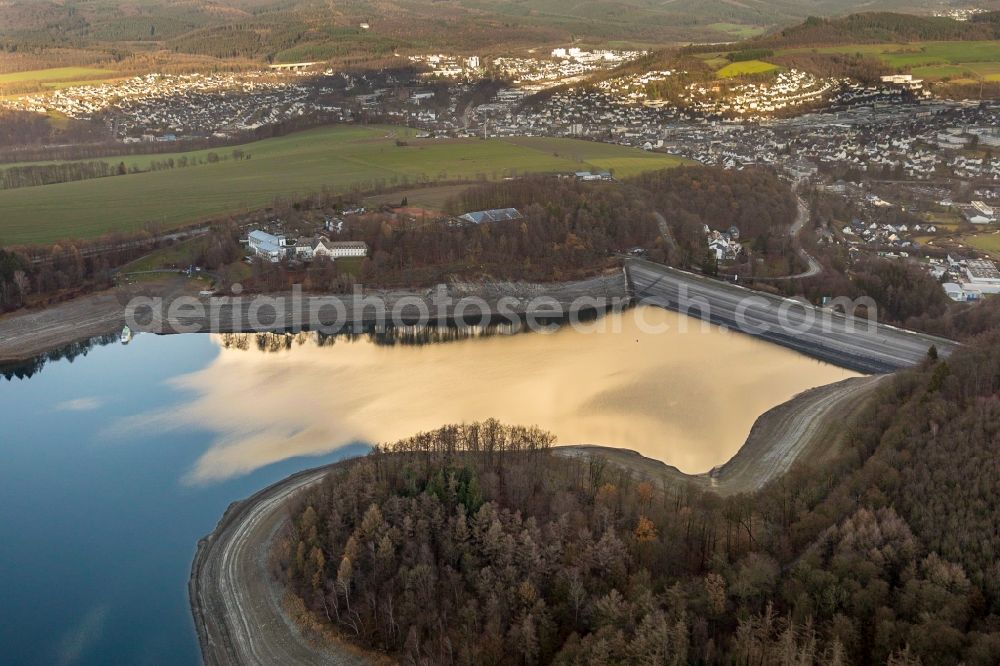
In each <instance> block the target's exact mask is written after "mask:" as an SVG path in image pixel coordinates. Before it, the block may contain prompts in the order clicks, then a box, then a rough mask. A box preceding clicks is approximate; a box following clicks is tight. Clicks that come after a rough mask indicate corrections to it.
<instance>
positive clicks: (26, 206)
mask: <svg viewBox="0 0 1000 666" xmlns="http://www.w3.org/2000/svg"><path fill="white" fill-rule="evenodd" d="M399 144H406V145H399ZM237 148H239V149H241V150H243V151H244V154H245V155H247V156H248V157H249V159H242V160H238V159H235V158H233V157H232V152H233V151H234V150H235V148H232V147H231V148H220V149H216V150H214V151H212V150H202V151H192V152H188V153H174V154H169V155H143V156H132V157H124V158H114V157H112V158H105V159H106V161H108V162H111V163H114V164H118V163H119V162H122V161H124V162H125V163H126V165H132V164H134V165H136V166H137V167H138V168H142V169H145V168H148V166H149V163H150V162H151V161H153V160H155V161H160V162H162V161H166V160H168V159H174V160H175V163H179V162H180V161H181V160H182V159H185V158H186V159H187V162H188V164H194V166H186V167H179V166H178V167H175V168H173V169H166V170H162V171H153V172H146V173H135V174H128V175H123V176H112V177H108V178H98V179H93V180H84V181H76V182H69V183H59V184H55V185H45V186H40V187H27V188H21V189H15V190H4V191H0V243H2V244H11V245H16V244H30V243H50V242H54V241H56V240H60V239H66V238H85V237H94V236H98V235H101V234H104V233H109V232H112V231H128V230H136V229H141V228H143V227H144V226H146V225H147V224H148V223H153V224H157V225H160V226H161V227H162V228H169V227H176V226H180V225H183V224H186V223H189V222H194V221H197V220H199V219H205V218H209V217H213V216H217V215H220V214H225V213H228V212H236V211H240V210H247V209H252V208H259V207H261V206H265V205H267V204H269V203H270V202H272V201H273V200H274V199H275V198H276V197H282V198H294V197H297V196H304V195H306V194H309V193H313V192H319V191H321V190H323V189H324V188H326V189H328V190H330V191H332V192H338V193H347V192H351V191H364V190H371V189H375V188H377V187H398V186H405V185H407V184H419V183H429V182H435V181H445V180H497V179H500V178H504V177H508V176H515V175H523V174H527V173H568V172H573V171H586V170H597V169H605V170H611V171H613V173H614V174H615V175H616V176H621V177H626V176H630V175H634V174H637V173H641V172H643V171H651V170H656V169H662V168H667V167H671V166H676V165H678V164H680V163H681V160H679V159H678V158H675V157H671V156H669V155H663V154H655V153H647V152H644V151H641V150H638V149H633V148H625V147H621V146H613V145H609V144H601V143H594V142H587V141H578V140H573V139H549V138H543V139H531V138H518V139H509V140H506V139H497V140H489V141H483V140H480V139H442V140H433V139H432V140H424V139H413V138H412V134H411V133H410V132H409V131H407V130H406V129H403V128H398V127H380V126H367V127H359V126H348V127H344V126H340V127H325V128H319V129H314V130H309V131H306V132H300V133H296V134H292V135H289V136H285V137H280V138H275V139H266V140H263V141H258V142H255V143H252V144H246V145H243V146H239V147H237ZM212 152H214V153H216V155H217V156H219V157H220V159H219V161H212V162H210V161H209V159H210V158H209V153H212ZM222 157H227V159H221V158H222Z"/></svg>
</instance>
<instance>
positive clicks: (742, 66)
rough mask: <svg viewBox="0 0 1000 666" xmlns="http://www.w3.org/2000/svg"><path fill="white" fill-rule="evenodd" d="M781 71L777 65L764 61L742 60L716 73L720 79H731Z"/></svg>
mask: <svg viewBox="0 0 1000 666" xmlns="http://www.w3.org/2000/svg"><path fill="white" fill-rule="evenodd" d="M777 69H779V67H778V66H777V65H775V64H772V63H769V62H765V61H763V60H742V61H740V62H733V63H730V64H728V65H726V66H725V67H723V68H722V69H719V70H718V71H716V72H715V75H716V77H718V78H720V79H731V78H733V77H734V76H746V75H748V74H765V73H767V72H773V71H775V70H777Z"/></svg>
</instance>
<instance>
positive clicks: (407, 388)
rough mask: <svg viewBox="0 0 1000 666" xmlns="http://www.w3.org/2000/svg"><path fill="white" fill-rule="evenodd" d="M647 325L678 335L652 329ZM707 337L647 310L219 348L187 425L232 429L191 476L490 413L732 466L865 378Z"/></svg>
mask: <svg viewBox="0 0 1000 666" xmlns="http://www.w3.org/2000/svg"><path fill="white" fill-rule="evenodd" d="M637 317H640V318H642V320H643V321H644V322H645V323H646V324H651V325H654V326H658V327H663V326H669V331H667V332H665V333H659V334H653V333H649V332H646V333H643V332H642V330H643V329H642V327H641V326H640V324H639V323H638V322H637ZM681 324H684V325H686V326H687V328H688V330H687V332H686V333H682V332H680V331H679V328H680V326H681ZM704 328H705V329H707V330H703V327H702V325H701V324H699V323H696V322H693V321H692V320H688V319H681V318H680V316H679V315H677V314H674V313H671V312H667V311H664V310H660V309H656V308H639V309H637V310H634V311H629V312H626V313H624V314H622V315H616V316H611V317H607V318H605V319H603V320H600V321H599V322H597V323H594V324H592V325H591V331H590V332H580V331H576V330H573V329H572V328H569V327H567V328H563V329H560V330H559V331H557V332H555V333H551V334H522V335H514V336H494V337H481V338H477V339H470V340H462V341H456V342H448V343H442V344H427V345H422V346H411V345H395V346H384V345H377V344H375V343H373V342H371V341H369V340H367V339H364V340H361V341H349V340H346V339H343V338H341V339H337V341H336V342H335V343H334V344H333V345H332V346H319V345H318V344H317V343H316V341H315V340H314V339H313V338H312V337H310V336H300V340H299V342H301V343H302V344H299V342H297V343H295V344H293V348H292V349H290V350H285V351H279V352H262V351H259V350H258V349H256V348H255V347H254V346H253V345H251V349H249V350H240V349H235V348H225V346H224V345H223V339H222V338H221V337H217V338H216V343H217V344H219V346H220V353H219V355H218V357H217V358H216V359H215V360H214V361H213V362H212V363H211V364H209V365H208V366H207V367H206V368H204V369H203V370H200V371H198V372H196V373H193V374H190V375H186V376H183V377H181V378H179V379H177V380H176V383H177V384H178V385H179V386H181V387H183V388H186V389H188V390H191V391H193V392H195V393H196V394H197V398H195V399H194V400H193V401H191V402H190V403H189V404H187V405H185V406H184V407H182V409H181V413H180V418H181V421H182V422H184V423H187V424H190V425H195V426H198V427H200V428H208V429H209V430H211V431H213V432H216V433H218V436H217V439H216V441H215V442H214V443H213V445H212V446H211V447H210V448H209V450H208V451H206V452H205V453H204V455H202V457H201V458H200V459H199V460H198V461H197V463H196V466H195V468H194V469H193V470H192V472H191V475H190V478H189V480H191V481H194V482H206V481H213V480H218V479H224V478H228V477H232V476H235V475H239V474H244V473H247V472H250V471H252V470H254V469H257V468H259V467H262V466H264V465H268V464H270V463H273V462H276V461H279V460H283V459H286V458H290V457H294V456H310V455H320V454H324V453H328V452H330V451H332V450H334V449H337V448H339V447H341V446H344V445H347V444H350V443H352V442H366V443H377V442H385V441H392V440H396V439H399V438H402V437H406V436H408V435H411V434H413V433H415V432H418V431H421V430H427V429H431V428H436V427H438V426H440V425H442V424H446V423H457V422H463V421H474V420H482V419H486V418H489V417H495V418H497V419H499V420H501V421H504V422H507V423H512V424H524V425H538V426H540V427H542V428H545V429H547V430H550V431H552V432H553V433H555V434H556V436H557V437H558V441H559V443H561V444H605V445H609V446H615V447H621V448H628V449H634V450H636V451H639V452H640V453H642V454H644V455H646V456H650V457H653V458H657V459H660V460H663V461H665V462H667V463H669V464H672V465H675V466H677V467H678V468H680V469H681V470H683V471H685V472H703V471H706V470H708V469H710V468H712V467H713V466H715V465H719V464H721V463H724V462H725V461H726V460H728V459H729V458H730V457H732V455H733V454H734V453H735V452H736V451H737V450H738V449H739V447H740V446H741V445H742V444H743V442H744V440H745V439H746V436H747V434H748V433H749V431H750V428H751V426H752V425H753V423H754V421H755V420H756V418H757V417H758V416H759V415H761V414H762V413H763V412H765V411H767V410H768V409H770V408H771V407H774V406H775V405H777V404H780V403H782V402H784V401H786V400H788V399H790V398H791V397H792V396H794V395H795V394H797V393H799V392H801V391H803V390H805V389H809V388H812V387H815V386H820V385H823V384H828V383H832V382H835V381H838V380H841V379H846V378H848V377H851V376H854V373H851V372H849V371H846V370H842V369H839V368H836V367H833V366H830V365H826V364H823V363H820V362H818V361H815V360H812V359H810V358H807V357H805V356H802V355H800V354H797V353H795V352H792V351H789V350H787V349H784V348H781V347H777V346H774V345H771V344H768V343H764V342H761V341H758V340H755V339H752V338H749V337H747V336H743V335H739V334H736V333H727V332H724V331H721V330H719V329H717V328H708V327H704ZM616 329H618V330H619V332H614V331H615V330H616ZM177 416H178V414H177V412H176V411H174V412H172V415H171V418H177Z"/></svg>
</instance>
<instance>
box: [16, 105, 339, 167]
mask: <svg viewBox="0 0 1000 666" xmlns="http://www.w3.org/2000/svg"><path fill="white" fill-rule="evenodd" d="M3 113H4V112H3V111H0V163H3V162H42V161H49V160H86V159H93V158H99V157H125V156H128V155H156V154H159V153H176V152H177V151H178V150H184V151H193V150H205V149H209V148H223V147H229V146H235V145H237V144H243V143H251V142H254V141H261V140H263V139H271V138H274V137H279V136H286V135H288V134H292V133H294V132H299V131H302V130H306V129H311V128H313V127H322V126H326V125H334V124H338V123H339V122H340V119H339V116H336V115H328V114H325V113H315V114H310V115H308V116H302V117H299V118H292V119H289V120H286V121H283V122H280V123H275V124H273V125H264V126H262V127H258V128H256V129H254V130H251V131H246V132H238V133H234V134H232V135H230V136H227V137H225V138H219V137H184V138H183V139H181V140H180V141H144V142H141V143H121V142H119V141H117V140H115V139H113V138H112V137H111V136H110V135H108V134H106V133H101V134H94V135H93V137H92V138H90V139H80V140H79V141H75V142H72V144H71V145H48V144H49V143H52V142H56V140H55V139H52V138H51V137H52V136H53V135H52V134H51V133H50V134H48V135H45V136H49V137H50V138H49V139H48V140H42V139H39V140H38V141H23V140H21V139H19V136H20V135H19V134H18V133H17V132H11V133H10V134H9V135H6V136H8V137H9V139H8V142H4V139H3V136H4V135H3V134H2V133H3V132H4V130H5V127H4V124H3ZM12 113H15V114H17V115H18V116H19V118H20V121H22V122H26V121H28V120H30V121H31V122H32V123H36V124H37V123H47V120H46V118H45V116H43V115H41V114H37V113H27V112H20V111H19V112H12ZM71 122H81V123H85V122H87V121H71ZM89 124H90V125H93V126H94V127H98V126H99V127H100V128H102V130H101V131H102V132H104V130H103V127H104V125H103V123H98V122H96V121H91V122H90V123H89ZM40 136H42V135H40Z"/></svg>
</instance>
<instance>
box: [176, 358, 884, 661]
mask: <svg viewBox="0 0 1000 666" xmlns="http://www.w3.org/2000/svg"><path fill="white" fill-rule="evenodd" d="M884 381H885V377H860V378H852V379H848V380H845V381H842V382H838V383H836V384H831V385H829V386H823V387H819V388H816V389H812V390H809V391H806V392H804V393H801V394H799V395H798V396H796V397H794V398H793V399H792V400H790V401H788V402H786V403H784V404H782V405H779V406H777V407H775V408H774V409H771V410H769V411H768V412H766V413H765V414H763V415H761V416H760V417H759V418H758V419H757V421H756V423H755V424H754V426H753V428H752V430H751V432H750V435H749V436H748V438H747V440H746V442H745V443H744V445H743V446H742V447H741V448H740V450H739V451H738V452H737V453H736V455H735V456H733V458H732V459H730V460H729V461H728V462H727V463H726V464H724V465H722V466H721V467H718V468H716V469H714V470H712V471H710V472H706V473H704V474H697V475H689V474H684V473H682V472H680V471H679V470H677V468H675V467H672V466H670V465H668V464H666V463H664V462H661V461H658V460H652V459H650V458H646V457H644V456H642V455H640V454H639V453H636V452H635V451H630V450H626V449H614V448H611V447H603V446H565V447H557V448H556V449H555V454H556V455H566V456H600V457H603V458H605V459H607V460H608V461H610V462H611V463H612V464H615V465H618V466H621V467H624V468H625V469H627V470H630V471H632V472H633V473H635V474H637V475H639V476H641V477H644V478H647V479H650V480H653V481H656V482H658V483H665V484H682V485H688V484H693V485H695V486H697V487H701V488H703V489H705V490H710V491H714V492H717V493H719V494H722V495H731V494H736V493H740V492H747V491H752V490H754V489H757V488H760V487H762V486H763V485H765V484H766V483H767V482H768V481H771V480H773V479H775V478H777V477H778V476H780V475H781V474H783V473H785V472H786V471H788V469H789V468H790V467H791V466H792V465H793V464H794V463H795V462H796V461H798V460H801V459H803V458H804V457H805V456H807V455H808V456H810V457H815V458H818V459H822V458H823V457H824V456H825V455H828V454H829V453H830V452H831V450H830V449H835V448H836V447H837V446H838V445H839V444H840V442H839V441H837V440H830V439H828V438H827V434H828V432H829V429H830V427H831V426H833V425H834V424H836V423H839V422H841V421H842V420H843V419H844V418H847V417H849V416H850V415H851V414H852V413H856V411H857V409H858V408H859V407H860V406H861V405H862V404H864V403H865V402H866V401H867V400H869V399H870V398H871V396H873V395H874V394H875V391H876V389H877V387H879V386H881V385H882V384H883V383H884ZM823 444H827V445H828V446H829V448H828V449H827V450H822V449H821V446H823ZM352 460H356V459H351V460H345V461H340V462H336V463H333V464H331V465H326V466H323V467H318V468H315V469H310V470H305V471H302V472H299V473H297V474H294V475H292V476H290V477H288V478H286V479H284V480H283V481H279V482H278V483H276V484H274V485H272V486H270V487H268V488H265V489H264V490H261V491H260V492H258V493H256V494H254V495H253V496H251V497H249V498H248V499H246V500H243V501H240V502H234V503H233V504H231V505H230V506H229V508H228V509H227V510H226V513H225V515H224V516H223V517H222V520H220V522H219V524H218V526H217V527H216V528H215V530H214V531H213V532H212V533H211V534H209V535H207V536H206V537H205V538H203V539H202V540H201V541H199V543H198V549H197V552H196V554H195V557H194V562H193V564H192V567H191V578H190V580H189V582H188V592H189V595H190V601H191V612H192V614H193V616H194V622H195V627H196V630H197V633H198V642H199V644H200V646H201V652H202V659H203V660H204V663H205V664H207V665H209V666H215V665H220V666H222V665H237V664H240V665H242V664H272V663H310V664H334V665H337V666H346V665H353V664H366V663H373V661H375V660H380V659H381V657H380V656H379V655H374V654H366V653H363V652H361V651H360V650H359V649H358V648H356V647H355V646H352V645H349V644H347V643H344V642H341V641H336V640H334V639H331V638H329V637H317V636H307V635H305V634H303V631H302V629H301V627H300V626H299V625H298V624H296V622H295V621H294V620H293V619H292V618H291V617H290V616H289V614H288V610H287V608H286V607H285V606H284V604H283V603H282V601H281V592H280V587H281V586H280V583H279V582H278V581H275V580H273V577H272V575H271V572H270V571H269V570H268V567H267V554H268V552H269V551H270V548H271V544H272V540H273V537H274V535H275V534H276V533H278V532H279V531H280V529H281V528H282V527H283V526H284V525H285V524H286V522H287V520H288V519H289V513H288V506H289V504H290V503H292V502H294V500H295V498H296V497H297V496H298V495H299V494H300V493H301V492H304V491H305V490H307V489H308V488H310V487H311V486H313V485H314V484H315V483H318V482H319V481H321V480H322V479H323V478H324V477H325V476H326V474H327V473H328V472H329V471H330V470H331V469H333V468H334V467H337V466H344V465H350V464H351V463H352Z"/></svg>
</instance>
